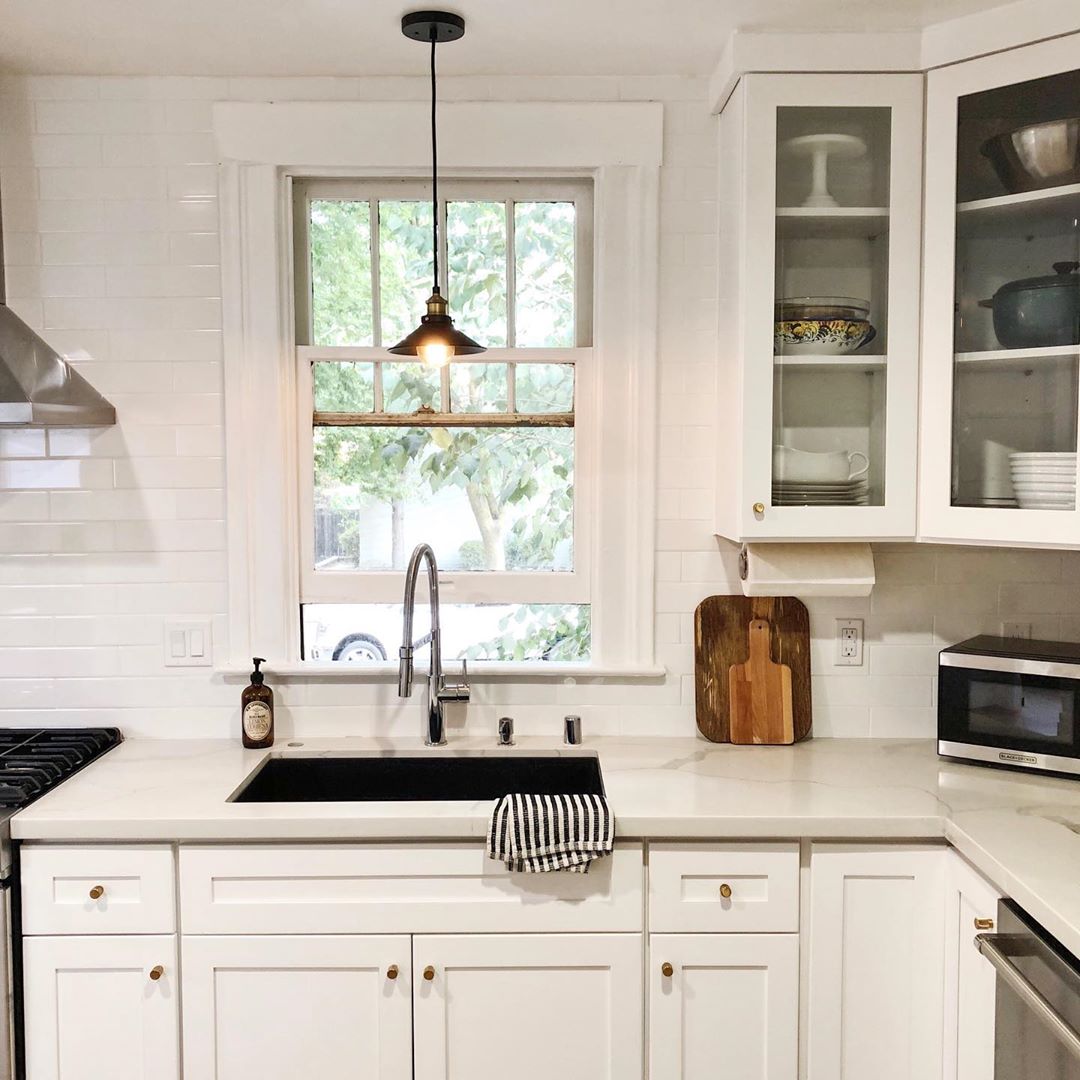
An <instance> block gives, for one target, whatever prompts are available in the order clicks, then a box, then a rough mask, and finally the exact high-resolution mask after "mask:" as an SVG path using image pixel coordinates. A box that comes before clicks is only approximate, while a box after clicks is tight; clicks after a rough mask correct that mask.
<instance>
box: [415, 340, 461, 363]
mask: <svg viewBox="0 0 1080 1080" xmlns="http://www.w3.org/2000/svg"><path fill="white" fill-rule="evenodd" d="M416 355H417V356H419V357H420V359H421V360H423V362H424V363H425V364H427V366H428V367H436V368H439V367H445V366H446V365H447V364H449V363H450V358H451V357H452V356H453V355H454V346H453V345H448V344H447V343H446V342H445V341H429V342H427V343H426V344H424V345H418V346H417V347H416Z"/></svg>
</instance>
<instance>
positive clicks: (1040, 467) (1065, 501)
mask: <svg viewBox="0 0 1080 1080" xmlns="http://www.w3.org/2000/svg"><path fill="white" fill-rule="evenodd" d="M1009 471H1010V473H1011V474H1012V484H1013V490H1014V491H1015V492H1016V501H1017V502H1018V503H1019V504H1020V508H1021V509H1022V510H1075V509H1076V454H1074V453H1072V454H1068V453H1041V454H1010V455H1009Z"/></svg>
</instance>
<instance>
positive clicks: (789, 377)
mask: <svg viewBox="0 0 1080 1080" xmlns="http://www.w3.org/2000/svg"><path fill="white" fill-rule="evenodd" d="M740 92H741V93H742V94H743V95H744V100H745V106H746V107H745V111H744V125H743V139H744V146H745V155H746V156H745V167H744V169H743V188H742V191H743V200H744V205H743V208H742V210H743V212H742V218H741V224H740V227H741V235H742V237H743V243H744V249H743V253H742V257H741V261H740V263H739V265H738V267H737V268H735V272H737V273H738V276H739V281H740V291H741V296H740V307H741V320H742V328H743V331H742V341H743V342H744V345H743V348H742V349H741V352H740V354H739V356H738V362H739V363H740V364H741V376H742V378H741V387H742V395H743V399H742V409H743V432H744V434H743V438H742V440H741V446H740V447H739V448H738V452H739V453H741V454H742V462H743V466H742V473H741V489H740V493H739V494H738V495H737V497H738V498H739V499H740V503H741V509H740V514H739V517H738V519H737V521H736V522H735V523H734V524H735V528H734V529H733V530H732V532H734V533H736V535H735V538H736V539H777V540H779V539H789V538H790V539H796V540H803V539H827V540H843V539H850V538H883V539H884V538H888V539H895V538H907V537H912V536H914V533H915V474H916V468H915V462H916V442H917V439H916V427H917V406H918V403H917V396H918V325H919V299H918V298H919V248H920V240H919V220H920V216H921V210H922V105H923V84H922V78H921V77H920V76H917V75H914V76H913V75H888V74H886V75H844V74H841V75H823V74H808V75H789V74H783V75H768V74H761V75H752V76H747V77H745V78H744V80H743V84H742V86H741V87H740ZM737 100H738V99H737ZM729 126H730V125H729ZM721 131H722V133H723V132H724V131H725V128H724V127H723V126H722V128H721ZM721 146H722V154H723V152H724V149H723V148H724V146H725V143H724V141H723V139H722V141H721ZM722 173H723V162H722ZM724 212H725V208H724V207H722V208H721V220H722V221H723V215H724ZM729 235H730V230H729ZM721 247H722V258H723V251H724V250H726V249H725V247H724V239H723V237H722V242H721ZM723 273H724V271H723V269H722V275H723ZM724 284H725V282H724V280H722V281H721V287H722V288H723V286H724ZM726 329H727V326H726V324H725V325H724V326H722V339H721V349H722V350H724V349H725V346H726V341H725V339H724V333H725V331H726ZM722 524H726V523H722ZM732 532H725V533H724V535H732Z"/></svg>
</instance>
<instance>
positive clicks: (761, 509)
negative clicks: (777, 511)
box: [754, 503, 765, 514]
mask: <svg viewBox="0 0 1080 1080" xmlns="http://www.w3.org/2000/svg"><path fill="white" fill-rule="evenodd" d="M754 513H755V514H764V513H765V504H764V503H754Z"/></svg>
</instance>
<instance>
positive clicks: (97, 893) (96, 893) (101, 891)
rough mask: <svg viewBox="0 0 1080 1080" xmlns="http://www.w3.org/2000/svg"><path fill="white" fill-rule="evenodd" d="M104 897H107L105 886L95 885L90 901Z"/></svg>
mask: <svg viewBox="0 0 1080 1080" xmlns="http://www.w3.org/2000/svg"><path fill="white" fill-rule="evenodd" d="M104 895H105V886H104V885H95V886H94V887H93V888H92V889H91V890H90V899H91V900H100V899H101V898H102V897H103V896H104Z"/></svg>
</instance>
